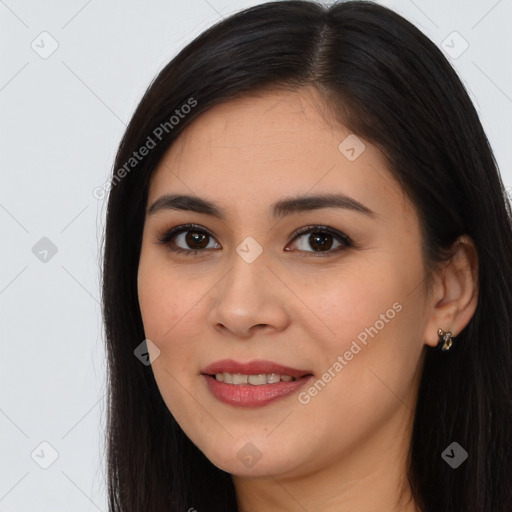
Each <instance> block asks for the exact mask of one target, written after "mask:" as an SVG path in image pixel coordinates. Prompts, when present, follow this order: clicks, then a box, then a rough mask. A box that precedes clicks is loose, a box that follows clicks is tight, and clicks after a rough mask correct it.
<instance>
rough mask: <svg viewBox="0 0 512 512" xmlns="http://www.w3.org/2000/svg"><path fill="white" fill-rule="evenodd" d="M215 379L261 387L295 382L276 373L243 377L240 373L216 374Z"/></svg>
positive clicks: (292, 378) (227, 382) (287, 376)
mask: <svg viewBox="0 0 512 512" xmlns="http://www.w3.org/2000/svg"><path fill="white" fill-rule="evenodd" d="M215 379H217V380H218V381H219V382H225V383H226V384H252V385H253V386H261V385H263V384H275V383H277V382H291V381H293V380H297V379H296V378H295V377H291V376H290V375H279V374H278V373H267V374H265V373H260V374H258V375H244V374H241V373H227V372H223V373H217V374H216V375H215Z"/></svg>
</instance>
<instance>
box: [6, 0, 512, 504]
mask: <svg viewBox="0 0 512 512" xmlns="http://www.w3.org/2000/svg"><path fill="white" fill-rule="evenodd" d="M259 3H261V2H260V1H252V2H251V1H245V0H238V1H231V2H229V1H227V0H187V1H179V0H170V1H169V0H167V1H163V0H152V1H151V2H142V1H135V0H130V1H123V2H121V1H120V0H107V1H100V0H89V1H86V0H72V1H70V0H68V1H64V0H52V1H45V2H41V1H37V0H33V1H27V0H5V1H3V0H0V38H1V46H0V51H1V69H0V109H1V110H0V120H1V121H0V130H1V133H0V137H1V141H2V144H1V146H0V147H1V153H0V158H1V165H0V173H1V186H0V236H1V242H0V244H1V245H0V247H1V251H0V255H1V256H0V257H1V260H0V326H1V358H0V389H1V394H0V512H1V511H3V512H7V511H9V512H21V511H23V512H31V511H38V512H42V511H51V512H60V511H66V512H69V511H70V510H73V511H97V510H102V511H105V510H106V492H105V483H104V478H105V477H104V469H103V462H104V459H103V453H104V448H103V431H104V426H105V416H104V411H105V407H104V404H105V402H104V397H105V378H104V372H105V363H104V358H105V352H104V348H103V333H102V325H101V313H100V306H99V297H100V295H99V260H100V256H99V241H100V236H101V232H102V229H103V223H104V213H105V212H104V210H105V199H97V197H95V194H94V191H95V190H96V191H97V190H98V189H97V187H102V186H103V184H104V183H105V181H106V180H107V177H108V176H109V174H110V172H111V168H112V165H113V159H114V155H115V152H116V149H117V144H118V143H119V140H120V138H121V135H122V133H123V130H124V128H125V124H126V123H127V121H128V120H129V118H130V116H131V114H132V113H133V110H134V108H135V106H136V105H137V102H138V101H139V100H140V98H141V96H142V94H143V92H144V90H145V88H146V86H147V85H148V83H149V82H150V80H151V79H152V78H153V76H154V75H155V74H156V73H157V72H158V71H159V70H160V69H161V68H162V67H163V66H164V65H165V64H166V63H167V62H168V61H169V60H170V59H171V58H172V57H173V56H174V55H175V54H176V53H177V52H178V50H180V49H181V48H182V47H183V46H185V45H186V44H187V43H188V42H190V41H191V40H192V39H193V38H194V37H195V36H196V35H198V34H199V33H200V32H202V31H203V30H204V29H206V28H207V27H209V26H210V25H212V24H213V23H214V22H216V21H217V20H218V19H219V18H221V17H226V16H227V15H229V14H231V13H233V12H235V11H237V10H239V9H241V8H243V7H247V6H250V5H256V4H259ZM381 3H385V4H386V5H388V6H390V7H392V8H393V9H395V10H396V11H398V12H399V13H401V14H402V15H404V16H405V17H406V18H407V19H409V20H410V21H412V22H413V23H414V24H415V25H416V26H418V27H419V28H420V29H421V30H422V31H423V32H425V33H426V34H427V35H428V36H429V37H430V38H431V39H432V40H433V41H434V42H435V43H436V44H437V45H438V46H440V47H443V48H444V49H445V51H446V52H447V55H448V54H451V55H452V57H450V60H451V62H452V63H453V64H454V66H455V68H456V69H457V71H458V72H459V75H460V76H461V77H462V79H463V81H464V83H465V85H466V87H467V88H468V89H469V92H470V95H471V98H472V100H473V101H474V103H475V105H476V108H477V110H478V112H479V114H480V117H481V120H482V122H483V125H484V128H485V130H486V132H487V134H488V137H489V139H490V141H491V144H492V146H493V148H494V151H495V155H496V159H497V161H498V164H499V166H500V168H501V172H502V175H503V178H504V181H505V183H506V184H507V185H508V186H511V185H512V170H511V169H512V148H511V134H512V65H511V62H512V59H511V55H512V34H511V28H510V27H511V21H512V0H501V1H496V0H473V1H471V2H469V1H467V2H464V3H463V2H459V1H456V0H450V1H446V0H435V1H426V0H416V1H412V0H399V1H398V0H397V1H389V2H381ZM454 31H455V32H458V34H460V36H458V35H457V34H455V35H453V32H454ZM42 32H47V33H48V34H50V35H41V33H42ZM461 38H463V39H464V40H465V41H467V43H468V44H469V47H468V49H467V50H466V51H465V52H463V53H462V54H461V55H458V53H460V51H461V50H462V49H463V46H462V45H463V44H464V42H463V40H462V39H461ZM443 41H444V42H443ZM52 44H53V45H55V44H58V48H57V49H56V50H55V52H54V53H53V54H51V55H50V56H48V55H47V53H49V52H50V51H51V50H52ZM457 55H458V56H457ZM455 56H456V57H457V58H453V57H455ZM43 57H46V58H43ZM96 196H101V193H98V192H96ZM43 237H46V238H48V239H49V240H50V241H51V243H52V244H53V245H54V246H55V247H56V249H57V252H56V254H54V255H52V252H51V249H50V250H49V252H48V253H47V254H46V253H44V250H45V247H46V246H45V245H44V244H48V242H47V241H43V242H39V241H40V239H41V238H43ZM38 242H39V244H42V245H41V246H39V245H37V246H36V244H37V243H38ZM34 246H36V249H33V247H34ZM46 248H47V247H46ZM41 259H43V261H41ZM42 442H46V443H49V444H50V445H51V446H52V447H53V449H55V450H56V452H57V453H58V458H57V459H56V460H55V461H54V462H53V464H51V465H50V466H49V467H48V468H47V469H43V468H42V467H41V464H42V465H45V464H49V463H50V462H52V451H51V448H49V447H48V446H47V445H41V443H42Z"/></svg>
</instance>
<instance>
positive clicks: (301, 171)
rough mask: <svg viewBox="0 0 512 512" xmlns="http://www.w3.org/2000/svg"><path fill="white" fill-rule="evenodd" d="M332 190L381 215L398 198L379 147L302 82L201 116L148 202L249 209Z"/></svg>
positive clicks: (173, 152)
mask: <svg viewBox="0 0 512 512" xmlns="http://www.w3.org/2000/svg"><path fill="white" fill-rule="evenodd" d="M352 147H353V148H354V151H351V148H352ZM347 150H349V152H348V153H347ZM354 155H356V158H355V159H354V158H353V156H354ZM349 157H350V158H349ZM333 190H335V191H338V192H342V193H344V194H347V195H352V196H354V197H355V198H356V199H357V200H359V201H361V202H363V203H364V202H366V203H369V204H370V203H371V205H372V206H373V207H372V206H370V208H371V209H372V210H374V211H381V212H385V211H387V210H388V209H389V208H390V205H391V203H396V202H397V201H400V203H403V200H404V197H403V194H402V191H401V190H400V187H399V186H398V184H397V183H396V181H395V180H394V178H393V177H392V175H391V174H390V172H389V170H388V169H387V167H386V161H385V159H384V156H383V155H382V154H381V152H380V151H379V150H378V149H377V148H376V147H375V146H373V145H372V144H370V143H369V142H368V141H366V140H364V139H362V138H361V137H355V135H354V134H351V131H350V129H349V128H347V127H346V126H343V125H341V124H340V123H335V122H334V121H333V120H332V116H331V115H330V114H329V105H327V104H326V103H325V102H324V100H323V99H322V98H321V96H320V95H319V93H318V92H317V91H316V89H314V88H310V87H306V88H302V89H300V90H297V91H296V92H291V91H268V92H265V93H263V94H257V95H251V96H247V97H244V98H240V99H237V100H233V101H229V102H226V103H223V104H220V105H217V106H214V107H212V108H211V109H210V110H208V111H207V112H205V113H203V114H201V115H200V116H199V117H198V118H197V119H196V120H194V122H193V123H191V124H190V125H189V126H188V127H187V128H186V129H185V130H184V132H183V133H182V134H181V135H180V136H179V137H178V139H177V140H176V141H175V142H174V144H173V145H172V147H171V148H170V149H169V150H168V151H167V153H166V154H165V156H164V158H163V159H162V161H161V162H160V164H159V166H158V168H157V169H156V170H155V172H154V173H153V176H152V180H151V185H150V190H149V201H152V200H154V199H156V198H157V196H158V195H160V194H162V193H169V192H181V193H195V194H198V195H202V196H205V195H206V196H209V197H211V198H212V199H214V198H215V199H216V198H222V199H223V201H229V198H233V200H236V202H237V203H240V204H245V205H246V206H247V207H250V205H251V204H252V203H254V202H257V203H261V202H266V200H267V199H268V202H269V203H270V202H273V201H274V200H276V199H278V198H280V197H282V196H283V195H288V196H289V195H303V194H305V193H308V192H309V191H312V192H313V191H314V192H315V193H329V192H332V191H333ZM149 201H148V202H149ZM395 206H396V205H395ZM403 206H404V205H402V207H403Z"/></svg>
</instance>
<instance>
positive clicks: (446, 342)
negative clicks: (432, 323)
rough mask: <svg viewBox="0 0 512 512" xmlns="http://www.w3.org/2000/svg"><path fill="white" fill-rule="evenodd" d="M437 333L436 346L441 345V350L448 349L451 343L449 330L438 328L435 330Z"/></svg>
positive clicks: (451, 336) (451, 338) (451, 337)
mask: <svg viewBox="0 0 512 512" xmlns="http://www.w3.org/2000/svg"><path fill="white" fill-rule="evenodd" d="M437 334H438V336H439V343H438V344H437V347H440V346H441V343H442V346H441V350H442V351H443V352H445V351H447V350H450V348H451V346H452V345H453V339H454V338H453V335H452V332H451V331H443V329H439V330H438V331H437Z"/></svg>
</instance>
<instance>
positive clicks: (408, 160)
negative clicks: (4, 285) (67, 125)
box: [103, 1, 512, 512]
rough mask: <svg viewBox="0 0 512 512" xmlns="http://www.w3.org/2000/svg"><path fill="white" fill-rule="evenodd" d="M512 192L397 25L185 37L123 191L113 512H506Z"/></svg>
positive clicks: (118, 189) (239, 23)
mask: <svg viewBox="0 0 512 512" xmlns="http://www.w3.org/2000/svg"><path fill="white" fill-rule="evenodd" d="M505 197H506V196H505V190H504V187H503V184H502V182H501V180H500V176H499V173H498V169H497V165H496V162H495V161H494V157H493V154H492V151H491V148H490V147H489V143H488V140H487V138H486V136H485V134H484V131H483V129H482V126H481V123H480V121H479V119H478V116H477V113H476V112H475V109H474V107H473V105H472V103H471V101H470V99H469V97H468V94H467V92H466V90H465V89H464V87H463V85H462V84H461V81H460V80H459V78H458V77H457V75H456V73H455V72H454V70H453V69H452V67H451V66H450V65H449V63H448V62H447V61H446V59H445V58H444V56H443V55H442V53H441V52H440V51H439V50H438V49H437V47H436V46H435V45H434V44H433V43H432V42H431V41H429V40H428V39H427V38H426V37H425V36H424V35H423V34H422V33H421V32H420V31H419V30H418V29H416V28H415V27H414V26H413V25H411V24H410V23H409V22H408V21H406V20H405V19H403V18H402V17H400V16H399V15H397V14H396V13H394V12H392V11H391V10H389V9H386V8H384V7H382V6H379V5H377V4H374V3H371V2H346V3H338V4H335V5H332V6H330V7H324V6H322V5H320V4H316V3H312V2H295V1H289V2H288V1H284V2H277V3H268V4H262V5H259V6H257V7H253V8H250V9H247V10H245V11H242V12H240V13H238V14H236V15H234V16H231V17H230V18H228V19H225V20H223V21H222V22H220V23H218V24H217V25H215V26H213V27H212V28H210V29H209V30H207V31H206V32H205V33H203V34H202V35H201V36H200V37H198V38H197V39H196V40H194V41H193V42H192V43H190V44H189V45H188V46H187V47H186V48H184V49H183V50H182V51H181V52H180V53H179V55H178V56H176V57H175V58H174V59H173V60H172V61H171V62H170V63H169V64H168V65H167V66H166V67H165V68H164V69H163V70H162V71H161V72H160V74H159V75H158V76H157V78H156V79H155V80H154V81H153V82H152V84H151V85H150V87H149V88H148V90H147V92H146V93H145V95H144V97H143V99H142V101H141V102H140V105H139V106H138V108H137V110H136V112H135V114H134V116H133V118H132V120H131V122H130V124H129V126H128V128H127V131H126V133H125V136H124V138H123V140H122V143H121V145H120V148H119V151H118V154H117V158H116V162H115V168H114V174H113V177H112V189H111V191H110V196H109V202H108V213H107V225H106V233H105V254H104V268H103V272H104V274H103V307H104V310H103V311H104V321H105V326H106V337H107V350H108V357H109V374H108V383H109V389H110V400H109V410H108V431H107V434H108V436H107V443H108V481H109V499H110V510H112V511H123V512H128V511H137V512H139V511H141V510H147V511H164V510H165V511H178V510H180V511H182V510H189V511H193V510H197V511H198V512H201V511H210V512H211V511H222V512H226V511H237V510H238V511H242V512H248V511H259V510H287V511H292V510H298V511H299V510H300V511H302V510H308V511H310V512H311V511H320V510H322V511H324V512H327V511H334V510H335V511H355V510H379V511H381V512H387V511H399V510H400V511H405V512H412V511H419V510H421V511H425V512H453V511H461V512H462V511H464V512H470V511H471V512H488V511H493V512H505V511H508V510H512V485H511V482H510V475H511V474H512V467H511V466H512V443H511V439H510V434H509V431H508V427H509V425H510V423H511V422H512V408H511V398H512V388H511V378H510V375H511V369H512V355H511V344H510V340H511V336H512V323H511V318H510V311H511V310H512V295H511V289H512V275H511V270H510V266H509V257H510V254H511V253H512V230H511V221H510V218H511V216H510V206H509V204H508V202H507V201H506V199H505Z"/></svg>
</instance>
